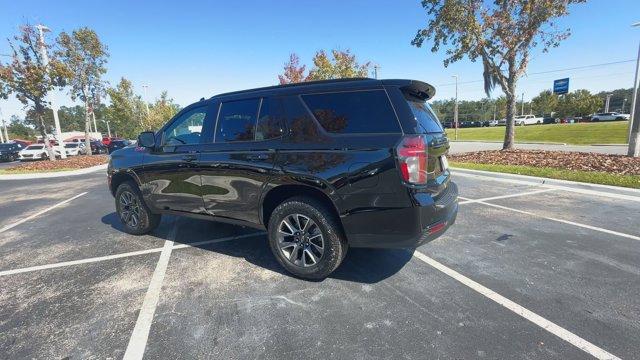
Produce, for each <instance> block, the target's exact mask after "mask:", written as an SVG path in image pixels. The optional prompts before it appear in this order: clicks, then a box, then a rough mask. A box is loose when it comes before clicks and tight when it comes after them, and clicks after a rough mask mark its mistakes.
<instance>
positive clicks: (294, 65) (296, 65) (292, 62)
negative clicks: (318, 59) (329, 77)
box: [278, 53, 307, 85]
mask: <svg viewBox="0 0 640 360" xmlns="http://www.w3.org/2000/svg"><path fill="white" fill-rule="evenodd" d="M306 69H307V66H306V65H300V58H299V57H298V55H297V54H296V53H292V54H291V55H289V62H288V63H286V64H284V73H283V74H282V75H278V80H279V81H280V85H284V84H291V83H299V82H303V81H305V80H306V75H305V74H304V72H305V70H306Z"/></svg>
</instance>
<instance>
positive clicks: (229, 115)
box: [200, 98, 283, 223]
mask: <svg viewBox="0 0 640 360" xmlns="http://www.w3.org/2000/svg"><path fill="white" fill-rule="evenodd" d="M280 108H281V107H280V105H279V101H277V100H272V99H269V98H254V99H243V100H234V101H222V102H221V103H220V105H219V109H218V119H217V122H216V126H215V128H214V131H213V135H212V139H211V141H210V142H209V143H205V144H203V145H202V153H201V155H200V170H201V172H200V173H201V175H202V177H201V178H202V197H203V200H204V207H205V210H206V212H207V213H208V214H211V215H214V216H217V217H221V218H232V219H239V220H245V221H249V222H253V223H258V221H259V211H258V210H259V205H260V196H261V194H262V190H263V187H264V184H265V183H266V182H267V181H268V180H269V177H270V176H271V172H272V170H273V167H274V164H275V159H276V155H277V154H276V150H275V149H276V144H277V143H279V140H280V137H281V136H282V134H283V128H282V124H283V122H282V119H281V115H280V114H281V112H280V111H278V110H279V109H280Z"/></svg>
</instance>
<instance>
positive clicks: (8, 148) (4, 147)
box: [0, 144, 15, 150]
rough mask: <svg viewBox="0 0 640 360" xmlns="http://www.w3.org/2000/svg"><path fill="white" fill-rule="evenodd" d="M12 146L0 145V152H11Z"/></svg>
mask: <svg viewBox="0 0 640 360" xmlns="http://www.w3.org/2000/svg"><path fill="white" fill-rule="evenodd" d="M14 146H15V145H13V144H0V150H12V149H13V147H14Z"/></svg>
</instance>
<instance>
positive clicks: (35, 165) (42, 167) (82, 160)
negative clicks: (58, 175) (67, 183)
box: [7, 155, 109, 172]
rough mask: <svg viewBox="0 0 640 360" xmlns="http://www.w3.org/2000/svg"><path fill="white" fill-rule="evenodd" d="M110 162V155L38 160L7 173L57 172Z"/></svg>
mask: <svg viewBox="0 0 640 360" xmlns="http://www.w3.org/2000/svg"><path fill="white" fill-rule="evenodd" d="M107 161H109V156H108V155H79V156H70V157H68V158H66V159H59V160H56V161H49V160H36V161H28V162H27V161H25V162H21V163H20V164H19V165H16V166H13V167H10V168H8V169H7V171H18V172H20V171H29V172H31V171H37V172H39V171H41V172H46V171H55V170H61V169H65V170H66V169H84V168H88V167H91V166H96V165H102V164H106V163H107Z"/></svg>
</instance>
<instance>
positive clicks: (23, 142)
mask: <svg viewBox="0 0 640 360" xmlns="http://www.w3.org/2000/svg"><path fill="white" fill-rule="evenodd" d="M11 142H12V143H14V144H18V145H20V149H24V148H26V147H27V146H29V145H31V144H33V141H29V140H21V139H13V140H11Z"/></svg>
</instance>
